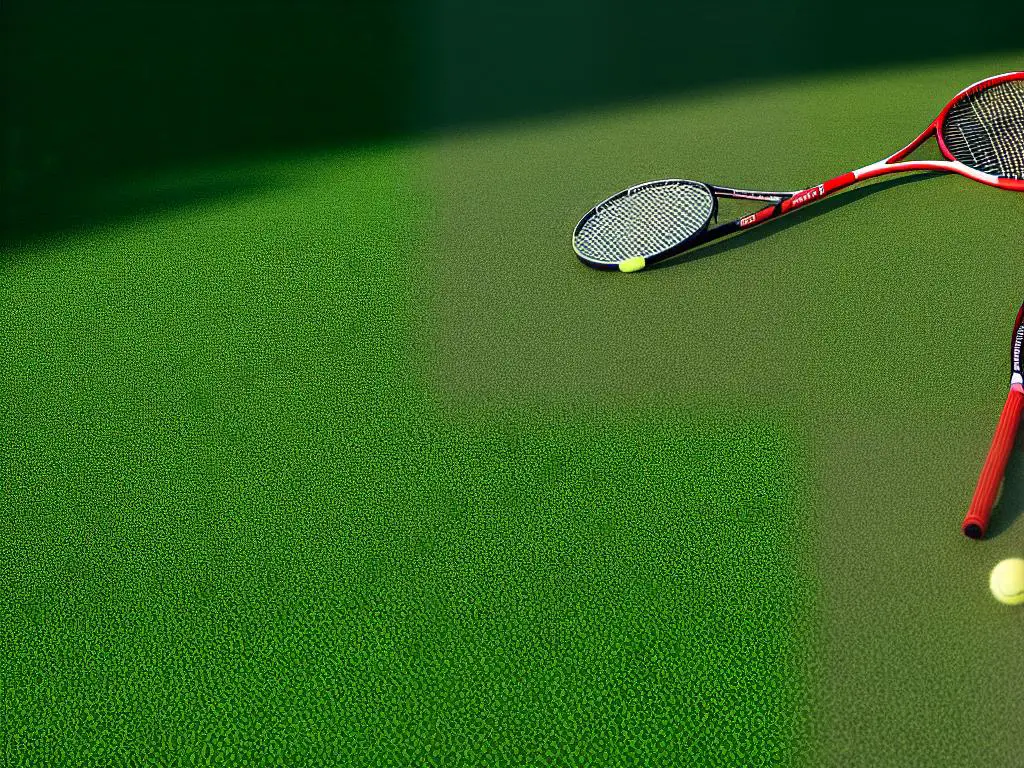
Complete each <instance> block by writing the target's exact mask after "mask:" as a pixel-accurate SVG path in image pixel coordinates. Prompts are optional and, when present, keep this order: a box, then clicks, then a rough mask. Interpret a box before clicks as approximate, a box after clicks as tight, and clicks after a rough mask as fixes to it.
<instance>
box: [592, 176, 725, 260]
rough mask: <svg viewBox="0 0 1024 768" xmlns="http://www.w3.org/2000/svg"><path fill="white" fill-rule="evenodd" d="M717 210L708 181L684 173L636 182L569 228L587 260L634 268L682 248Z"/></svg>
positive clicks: (715, 200)
mask: <svg viewBox="0 0 1024 768" xmlns="http://www.w3.org/2000/svg"><path fill="white" fill-rule="evenodd" d="M717 213H718V199H717V198H716V197H715V194H714V193H713V192H712V191H711V187H709V186H708V185H707V184H704V183H702V182H699V181H690V180H688V179H662V180H660V181H648V182H646V183H644V184H637V185H636V186H634V187H630V188H629V189H624V190H622V191H621V192H618V193H617V194H614V195H612V196H611V197H609V198H608V199H607V200H605V201H604V202H602V203H598V204H597V205H595V206H594V207H593V208H591V209H590V210H589V211H588V212H587V213H586V215H585V216H584V217H583V218H582V219H580V222H579V224H577V225H576V228H575V229H574V230H573V233H572V248H573V250H574V251H575V252H576V255H577V256H578V257H579V259H580V260H581V261H583V262H584V263H585V264H586V265H587V266H590V267H595V268H597V269H618V270H620V271H622V272H634V271H636V270H638V269H642V268H643V267H644V265H645V264H646V263H647V260H648V259H652V258H663V257H664V256H666V255H669V254H671V253H674V252H677V251H679V250H682V249H683V248H684V247H685V245H686V243H688V242H689V241H690V240H692V239H693V238H694V237H696V236H697V235H699V234H701V233H702V232H704V231H705V230H707V228H708V225H709V224H710V223H711V220H712V218H714V217H715V216H716V215H717Z"/></svg>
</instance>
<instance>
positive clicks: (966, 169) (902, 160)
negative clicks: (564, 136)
mask: <svg viewBox="0 0 1024 768" xmlns="http://www.w3.org/2000/svg"><path fill="white" fill-rule="evenodd" d="M1010 80H1024V72H1006V73H1004V74H1001V75H994V76H992V77H986V78H985V79H983V80H979V81H978V82H976V83H973V84H971V85H969V86H967V87H966V88H964V89H963V90H961V91H960V92H959V93H957V94H956V96H954V97H953V98H952V99H950V100H949V102H948V103H947V104H946V106H945V107H944V108H943V109H942V111H941V112H940V113H939V115H938V117H936V118H935V119H934V120H933V121H932V122H931V123H930V124H929V125H928V127H927V128H925V129H924V130H923V131H922V132H921V134H920V135H919V136H918V137H917V138H916V139H914V140H913V141H912V142H910V143H909V144H907V145H906V146H905V147H903V149H901V150H899V151H898V152H895V153H893V154H891V155H889V157H887V158H885V159H884V160H879V161H878V162H875V163H871V164H870V165H865V166H864V167H863V168H858V169H856V170H853V171H848V172H847V173H844V174H841V175H840V176H836V177H834V178H832V179H829V180H828V181H824V182H822V183H821V184H817V185H815V186H813V187H808V188H806V189H801V190H797V191H796V192H759V191H755V190H741V189H732V188H730V187H720V186H715V185H712V184H704V186H705V187H707V189H708V190H710V192H711V193H712V196H713V197H714V198H715V202H714V205H713V210H712V214H711V216H709V218H708V221H707V222H705V224H704V225H703V227H702V228H701V229H699V230H698V231H697V232H695V233H694V234H692V235H690V236H689V237H688V238H686V239H685V240H683V241H681V242H680V243H678V244H676V245H674V246H672V247H670V248H667V249H665V250H663V251H660V252H658V253H654V254H650V255H648V256H635V257H632V258H630V259H626V260H625V261H622V262H598V261H593V260H590V259H587V258H586V257H584V256H583V255H582V254H580V253H579V251H576V248H575V241H576V234H577V232H579V231H580V229H581V228H582V227H583V225H584V223H585V222H586V221H587V220H588V219H589V218H590V217H591V216H593V215H595V214H596V213H597V212H599V211H600V209H601V208H602V207H603V206H604V205H606V204H607V203H609V202H611V201H612V200H615V199H617V198H619V197H621V196H623V195H625V194H627V193H628V194H633V193H635V192H636V191H637V190H639V189H641V188H643V187H645V186H647V184H665V183H669V182H673V181H674V182H679V181H687V183H691V184H692V183H695V182H692V181H689V180H683V179H675V180H673V179H668V180H662V181H657V182H647V184H638V185H636V186H633V187H630V188H629V189H628V190H624V191H623V192H619V193H617V194H615V195H612V197H610V198H608V199H607V200H605V201H604V202H602V203H600V204H599V205H596V206H594V207H593V208H592V209H591V210H590V211H589V212H588V213H587V214H586V215H585V216H584V217H583V218H582V219H581V220H580V222H579V224H577V225H576V228H575V229H574V230H573V250H574V251H576V255H577V256H578V257H579V258H580V260H581V261H583V262H584V263H585V264H586V265H587V266H590V267H595V268H597V269H619V270H621V271H628V272H635V271H638V270H639V269H642V268H643V267H648V266H650V265H651V264H655V263H657V262H659V261H663V260H664V259H668V258H671V257H672V256H677V255H679V254H681V253H683V252H685V251H688V250H690V249H692V248H696V247H698V246H701V245H704V244H706V243H709V242H711V241H713V240H718V239H720V238H723V237H728V236H729V235H731V234H734V233H736V232H740V231H742V230H746V229H751V228H752V227H756V226H758V225H760V224H764V223H765V222H766V221H770V220H772V219H774V218H777V217H778V216H783V215H785V214H787V213H789V212H791V211H795V210H796V209H797V208H802V207H803V206H805V205H807V204H808V203H811V202H814V201H817V200H821V199H823V198H825V197H828V196H829V195H831V194H832V193H834V192H838V191H839V190H841V189H845V188H846V187H849V186H851V185H853V184H856V183H858V182H861V181H866V180H867V179H872V178H875V177H878V176H884V175H887V174H890V173H904V172H907V171H937V172H941V173H958V174H960V175H961V176H965V177H967V178H969V179H973V180H974V181H980V182H981V183H982V184H987V185H989V186H992V187H997V188H999V189H1005V190H1011V191H1016V192H1024V179H1006V178H1002V177H1000V176H993V175H991V174H988V173H983V172H982V171H978V170H976V169H974V168H971V167H970V166H967V165H964V164H963V163H961V162H960V161H959V160H956V159H955V158H954V157H953V154H952V152H951V150H950V149H949V147H948V146H947V145H946V142H945V140H944V139H943V137H942V130H941V128H942V125H943V124H944V122H945V120H946V117H947V116H948V115H949V112H950V110H951V109H953V107H954V106H956V105H957V103H959V102H960V101H961V99H963V98H965V97H967V96H970V95H972V94H974V93H977V92H978V91H981V90H984V89H986V88H990V87H992V86H994V85H998V84H999V83H1003V82H1007V81H1010ZM932 136H934V137H935V139H936V142H937V143H938V145H939V150H940V151H941V152H942V155H943V157H945V158H947V159H946V160H906V158H907V157H908V156H909V155H910V154H912V153H913V152H914V151H915V150H916V149H918V148H919V147H920V146H921V145H922V144H924V143H925V142H926V141H928V139H930V138H931V137H932ZM696 183H703V182H696ZM719 196H721V197H726V198H732V199H737V200H754V201H764V202H767V203H769V205H768V206H766V207H764V208H762V209H761V210H759V211H757V212H755V213H751V214H749V215H747V216H743V217H741V218H738V219H735V220H734V221H730V222H726V223H724V224H719V225H718V226H716V227H714V228H710V229H709V228H708V224H710V222H711V219H712V217H714V216H716V215H717V212H718V197H719ZM641 261H642V263H641ZM624 265H628V267H627V268H625V269H624V268H623V267H624Z"/></svg>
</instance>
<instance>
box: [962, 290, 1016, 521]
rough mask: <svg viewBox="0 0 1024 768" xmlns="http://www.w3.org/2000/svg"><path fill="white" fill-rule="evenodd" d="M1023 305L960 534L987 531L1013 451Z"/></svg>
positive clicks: (1014, 324)
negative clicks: (1004, 390)
mask: <svg viewBox="0 0 1024 768" xmlns="http://www.w3.org/2000/svg"><path fill="white" fill-rule="evenodd" d="M1022 321H1024V304H1022V305H1021V307H1020V309H1019V310H1017V319H1016V320H1015V321H1014V323H1013V342H1012V343H1011V344H1010V392H1009V393H1008V394H1007V395H1006V404H1005V405H1003V413H1002V415H1001V416H1000V417H999V425H998V426H997V427H996V434H995V437H993V438H992V445H991V447H990V448H989V449H988V458H986V459H985V466H983V467H982V468H981V475H980V476H979V477H978V485H977V487H976V488H975V489H974V498H973V499H971V507H970V509H969V510H968V511H967V517H965V518H964V522H963V524H962V525H961V528H962V529H963V532H964V535H966V536H969V537H970V538H972V539H980V538H982V537H984V536H985V532H986V531H987V530H988V521H989V518H990V517H991V515H992V507H993V506H994V505H995V503H996V496H997V495H998V493H999V485H1000V483H1002V481H1003V474H1004V473H1005V472H1006V462H1007V461H1008V460H1009V458H1010V453H1011V451H1013V444H1014V442H1015V441H1016V439H1017V426H1018V425H1019V424H1020V412H1021V408H1024V376H1022V375H1021V364H1020V358H1021V344H1022V343H1024V323H1022Z"/></svg>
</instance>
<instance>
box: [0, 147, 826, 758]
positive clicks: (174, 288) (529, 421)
mask: <svg viewBox="0 0 1024 768" xmlns="http://www.w3.org/2000/svg"><path fill="white" fill-rule="evenodd" d="M431 156H432V150H430V149H419V150H415V149H406V148H401V147H395V148H385V149H381V150H379V151H374V152H366V153H361V154H354V155H335V156H322V157H316V158H306V159H292V160H291V161H283V162H280V163H277V164H268V165H266V166H261V167H259V168H258V169H255V170H253V171H252V173H254V174H257V175H259V177H260V178H261V179H262V181H261V184H260V185H245V184H242V185H241V186H253V188H254V189H255V187H256V186H258V187H260V190H259V191H254V192H253V193H252V194H251V195H249V196H245V197H232V198H226V199H217V200H205V201H203V202H200V203H197V204H195V205H194V206H185V207H182V208H179V209H177V210H174V211H168V212H162V213H153V214H151V215H149V216H148V217H145V218H142V219H140V220H138V221H133V222H126V223H123V224H119V225H111V226H108V227H106V228H103V229H101V230H99V231H93V232H87V233H81V234H77V235H66V236H62V237H58V238H54V239H52V240H51V241H48V242H39V243H36V244H33V245H28V246H25V247H22V248H19V249H16V250H11V251H9V252H7V253H5V254H4V266H3V281H2V288H0V307H2V308H3V309H2V310H0V320H2V322H0V327H2V328H3V340H2V344H3V348H4V350H5V357H4V365H3V369H2V370H3V391H4V392H5V393H7V394H6V395H5V399H4V424H5V430H4V431H5V440H4V442H3V448H2V454H0V455H2V459H3V466H4V471H3V472H2V473H0V477H2V480H0V482H2V484H3V485H2V488H0V491H2V493H0V497H2V499H3V502H2V503H3V516H2V518H3V521H4V523H3V536H2V538H3V541H4V542H5V546H4V569H3V575H2V577H0V578H2V587H3V591H4V594H5V595H7V599H6V600H5V601H4V604H3V606H4V607H3V615H2V616H0V619H2V620H0V627H2V629H0V631H2V633H3V634H2V642H3V648H4V654H3V660H2V661H0V672H2V678H3V680H4V681H5V682H4V690H3V705H4V731H5V741H4V746H3V749H4V754H5V763H6V764H9V765H72V764H75V765H111V764H144V763H152V764H206V763H212V764H217V765H236V764H238V765H240V764H267V765H269V764H275V765H276V764H280V765H297V764H316V763H319V764H324V765H483V764H486V765H516V766H518V765H524V764H528V765H537V764H552V763H554V764H562V765H598V764H609V763H621V762H623V761H626V760H632V761H636V762H640V763H643V764H647V765H658V764H661V765H678V764H680V761H683V762H685V763H688V764H718V765H725V764H738V763H741V762H742V763H744V764H748V765H769V764H772V765H774V764H779V763H786V762H790V761H791V760H792V759H793V757H794V754H795V752H794V750H795V744H796V742H795V734H796V733H797V731H798V728H799V725H800V722H801V712H802V710H801V702H802V701H803V698H804V696H805V691H804V690H803V687H802V681H803V678H802V676H801V674H800V672H799V670H800V668H801V667H802V666H803V657H802V654H804V653H805V652H806V647H805V646H803V645H801V642H800V641H801V639H803V638H802V637H801V636H799V635H798V634H797V633H796V632H795V629H794V628H796V627H800V626H802V621H803V613H804V610H805V606H806V605H807V604H808V602H809V600H810V593H809V586H808V584H807V581H806V579H804V578H803V577H802V576H801V572H800V570H799V569H798V566H797V559H798V558H797V555H798V553H799V552H800V547H799V543H800V538H799V529H798V527H797V526H796V525H795V520H794V512H795V510H797V509H800V508H801V506H802V502H801V498H800V494H801V493H802V488H803V481H802V477H803V474H802V473H803V470H802V469H801V468H802V467H803V466H804V458H805V457H803V456H801V455H800V454H799V452H798V451H796V450H795V446H796V445H797V442H796V441H795V439H794V437H793V436H792V435H790V434H789V433H788V431H787V429H786V427H785V425H784V424H783V423H782V421H781V420H780V419H779V418H778V417H776V416H772V415H771V414H758V415H750V414H746V413H744V412H742V411H737V410H735V409H729V408H723V407H719V408H714V409H708V408H698V409H692V408H691V409H686V408H678V407H675V408H668V409H666V408H661V407H653V406H650V405H648V406H641V405H637V406H635V407H632V408H628V409H620V408H615V407H603V406H601V405H599V404H594V403H591V404H589V405H588V406H587V407H585V408H574V407H569V408H557V407H556V408H545V409H540V410H538V409H536V408H516V407H513V406H510V407H506V408H503V409H500V410H497V411H493V410H491V411H488V410H487V409H486V408H484V409H481V406H483V405H485V403H484V402H482V401H479V402H476V403H465V404H462V405H459V404H456V403H452V402H441V401H438V399H437V398H436V395H435V394H434V393H433V390H431V389H430V387H429V386H428V385H427V384H426V383H425V382H424V375H423V371H422V370H420V368H419V367H418V363H417V362H416V361H418V360H420V355H421V352H418V351H417V350H421V349H422V348H426V347H429V346H430V345H431V344H432V343H433V340H432V336H431V333H432V331H433V325H432V324H431V323H428V322H425V318H424V316H423V313H424V311H425V309H424V305H422V304H421V303H419V300H418V299H417V298H416V297H417V296H419V289H418V288H416V287H415V286H416V285H417V283H418V282H420V270H421V269H422V267H423V263H424V261H425V260H427V259H428V258H437V257H436V256H433V257H432V256H430V255H429V249H430V248H435V247H436V246H437V245H438V243H437V241H435V240H432V239H431V235H432V234H434V230H433V229H432V228H431V227H429V226H427V222H428V221H429V220H430V219H431V217H432V214H433V212H434V208H433V205H434V203H433V202H432V200H431V198H430V196H429V194H424V193H425V191H429V190H424V187H423V186H422V181H423V177H422V175H421V172H422V169H423V168H424V167H426V166H428V165H429V158H430V157H431ZM221 173H222V174H223V175H229V174H228V171H226V170H225V171H222V172H221ZM230 173H231V174H235V175H238V176H240V177H244V176H245V174H246V171H245V170H244V169H235V170H234V171H231V172H230ZM213 175H214V176H216V175H217V174H213ZM204 183H205V182H204V180H203V178H201V177H200V176H199V175H195V174H193V175H189V174H185V173H183V174H182V175H181V178H178V179H166V180H162V181H147V182H145V183H142V182H140V183H138V184H137V185H136V186H135V188H134V191H135V192H137V193H138V194H146V193H153V192H154V191H158V189H159V188H161V187H168V186H172V185H177V186H179V187H181V188H183V189H184V188H188V187H189V185H197V186H198V187H202V185H203V184H204ZM132 191H133V189H129V190H127V192H128V193H131V192H132Z"/></svg>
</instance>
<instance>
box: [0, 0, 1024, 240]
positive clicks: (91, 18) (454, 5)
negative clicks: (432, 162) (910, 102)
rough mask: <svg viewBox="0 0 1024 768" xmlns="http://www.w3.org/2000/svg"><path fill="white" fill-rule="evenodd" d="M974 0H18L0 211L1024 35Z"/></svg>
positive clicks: (8, 13)
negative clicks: (160, 173)
mask: <svg viewBox="0 0 1024 768" xmlns="http://www.w3.org/2000/svg"><path fill="white" fill-rule="evenodd" d="M970 8H971V10H972V12H973V13H976V14H979V15H980V17H981V18H982V19H983V21H981V22H978V21H973V22H969V21H967V20H966V19H965V18H964V16H963V13H962V12H961V13H955V12H953V11H952V9H945V8H942V7H936V6H934V5H933V6H925V5H923V4H915V5H913V6H911V5H908V4H902V5H901V4H899V3H892V2H883V1H882V0H862V1H861V2H857V3H853V2H850V3H838V4H835V3H830V2H810V1H809V0H796V1H795V2H776V3H767V2H763V1H760V0H734V1H733V2H729V3H690V2H676V3H665V2H654V1H653V0H629V1H628V2H626V1H624V0H619V2H610V1H609V0H587V1H586V2H584V1H583V0H523V1H522V2H505V3H498V2H488V1H487V0H483V1H482V2H481V1H480V0H477V1H476V2H472V1H470V0H437V1H436V2H429V1H428V0H420V1H419V2H403V0H378V1H377V2H365V3H354V2H344V1H342V2H327V1H326V0H316V1H313V2H310V1H309V0H307V1H305V2H302V1H301V0H300V1H299V2H285V1H284V0H278V1H277V2H271V1H270V0H253V1H252V2H242V1H241V0H209V1H208V2H200V0H178V1H176V2H174V1H167V0H165V1H164V2H159V1H158V0H154V1H153V2H142V1H141V0H140V1H139V2H127V1H126V0H96V1H95V2H92V3H82V2H76V3H71V2H66V1H62V2H56V1H55V0H37V2H31V0H13V1H10V2H5V3H4V4H3V5H2V6H0V9H2V10H0V13H2V22H3V29H2V34H3V38H2V41H0V42H2V50H3V53H2V55H3V82H2V86H3V106H4V121H3V144H2V148H3V149H2V151H3V155H2V178H0V182H2V193H3V201H2V203H3V225H4V228H5V230H6V232H7V233H8V234H12V233H14V234H17V233H27V232H30V231H38V230H45V229H48V228H53V227H59V226H61V225H62V224H67V223H68V222H70V221H74V212H75V210H76V209H78V208H79V207H80V206H81V205H83V204H84V201H86V200H87V199H88V198H89V193H90V190H91V189H92V188H93V187H94V186H95V185H96V184H98V183H101V182H103V181H104V180H106V179H109V178H116V177H119V176H121V175H123V174H125V173H129V172H136V171H140V170H147V169H152V168H161V167H166V166H168V165H174V164H180V163H192V162H203V161H205V160H207V159H210V158H217V157H226V156H232V155H239V154H246V153H252V152H262V151H267V150H278V149H291V148H300V147H310V146H324V145H339V144H340V145H347V144H352V143H359V142H367V141H374V140H377V139H381V138H384V137H395V136H405V135H415V134H419V133H422V132H424V131H430V130H434V129H438V128H444V127H450V126H456V125H465V124H473V123H479V122H486V121H494V120H503V119H508V118H518V117H523V116H532V115H543V114H551V113H560V112H566V111H571V110H575V109H580V108H585V107H588V106H594V105H598V104H604V103H609V102H620V101H626V100H630V99H637V98H645V97H650V96H654V95H657V94H662V93H669V92H677V91H683V90H688V89H694V88H710V87H714V86H716V85H718V84H721V83H728V82H737V81H745V80H751V79H756V78H764V77H772V76H777V75H786V74H792V73H797V72H811V71H816V70H821V69H836V68H846V67H861V66H865V65H887V64H891V63H893V62H899V61H917V60H921V59H928V58H946V57H950V56H955V55H961V54H968V53H974V52H980V51H986V50H992V51H994V50H1016V49H1018V48H1020V47H1021V43H1022V39H1021V30H1022V29H1024V4H1022V3H1020V2H1008V1H1006V0H1001V1H1000V2H996V3H991V2H990V3H981V4H978V3H974V4H972V5H971V6H970ZM963 32H968V33H970V34H969V36H968V35H964V34H962V33H963ZM766 117H767V118H770V116H766ZM780 119H784V118H782V117H780Z"/></svg>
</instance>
